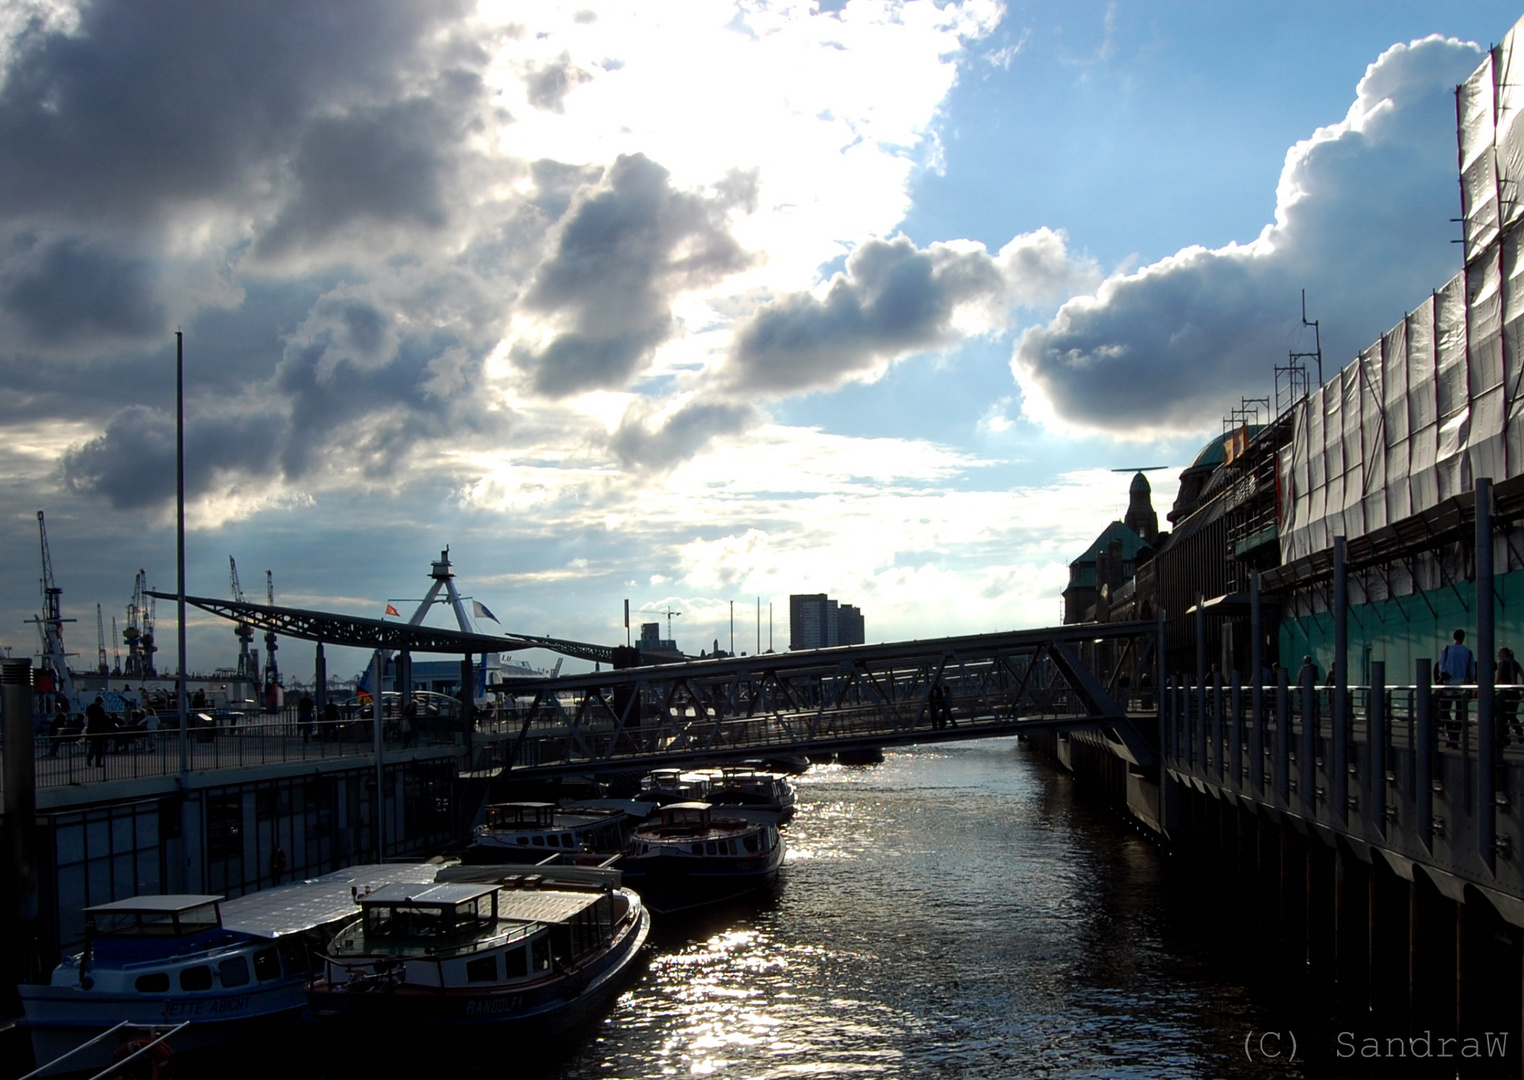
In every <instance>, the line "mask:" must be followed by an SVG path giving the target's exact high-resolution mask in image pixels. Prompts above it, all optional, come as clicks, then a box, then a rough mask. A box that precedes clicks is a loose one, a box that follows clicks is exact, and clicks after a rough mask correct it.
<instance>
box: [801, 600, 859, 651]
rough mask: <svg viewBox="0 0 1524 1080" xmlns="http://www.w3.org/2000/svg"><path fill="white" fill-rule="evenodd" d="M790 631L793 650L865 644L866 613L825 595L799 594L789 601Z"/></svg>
mask: <svg viewBox="0 0 1524 1080" xmlns="http://www.w3.org/2000/svg"><path fill="white" fill-rule="evenodd" d="M788 630H789V641H788V647H789V649H790V650H797V649H824V648H828V647H830V646H832V645H861V644H862V643H863V640H864V639H863V613H862V610H861V609H860V608H857V607H855V606H853V605H852V604H838V603H837V602H836V601H835V600H832V599H831V598H830V597H829V596H827V595H826V594H825V593H795V594H794V595H792V596H790V597H789V598H788Z"/></svg>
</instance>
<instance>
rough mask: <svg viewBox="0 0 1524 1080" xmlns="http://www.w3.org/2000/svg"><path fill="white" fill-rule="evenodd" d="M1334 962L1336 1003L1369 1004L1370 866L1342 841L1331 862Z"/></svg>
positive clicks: (1363, 1006) (1357, 1006) (1359, 1008)
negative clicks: (1332, 865) (1337, 986)
mask: <svg viewBox="0 0 1524 1080" xmlns="http://www.w3.org/2000/svg"><path fill="white" fill-rule="evenodd" d="M1334 878H1335V893H1334V906H1335V914H1334V932H1335V934H1336V935H1337V940H1336V941H1335V945H1334V948H1335V964H1336V967H1337V971H1336V974H1337V978H1338V982H1339V995H1338V996H1339V1003H1340V1004H1341V1006H1343V1007H1345V1008H1347V1009H1349V1010H1351V1011H1364V1010H1365V1009H1366V1008H1367V1007H1368V1006H1369V1004H1370V965H1371V951H1370V950H1371V942H1370V933H1371V928H1370V914H1371V866H1370V864H1369V863H1367V862H1364V861H1363V860H1362V859H1361V858H1360V857H1359V855H1357V854H1356V853H1355V852H1354V851H1353V850H1351V849H1350V848H1349V846H1348V845H1346V844H1340V845H1339V847H1338V850H1337V851H1336V853H1335V862H1334Z"/></svg>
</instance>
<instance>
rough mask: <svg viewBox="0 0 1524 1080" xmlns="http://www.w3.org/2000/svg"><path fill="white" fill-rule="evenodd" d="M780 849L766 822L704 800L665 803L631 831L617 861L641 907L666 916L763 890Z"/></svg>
mask: <svg viewBox="0 0 1524 1080" xmlns="http://www.w3.org/2000/svg"><path fill="white" fill-rule="evenodd" d="M783 849H784V844H783V837H782V836H781V835H779V833H778V827H777V825H775V824H773V823H771V822H757V821H746V820H744V819H741V818H739V817H735V816H733V815H729V814H728V811H727V809H726V808H723V807H722V808H720V809H719V810H716V809H715V808H714V807H712V806H711V805H710V804H709V803H707V802H681V803H670V804H668V805H667V806H663V807H662V808H661V810H660V811H659V817H658V819H657V820H656V821H653V822H648V823H646V824H643V825H640V826H638V827H637V828H636V829H635V831H634V832H633V833H631V834H630V845H629V848H628V850H627V851H626V853H625V857H624V861H623V862H622V863H621V864H620V865H621V868H622V869H623V871H624V880H625V882H626V883H627V884H629V885H630V886H631V887H632V888H634V889H635V890H636V891H638V892H639V893H640V896H641V899H642V900H644V901H645V904H646V906H647V907H649V908H650V909H651V910H652V911H653V912H655V913H656V914H658V915H669V914H672V913H674V912H679V911H687V910H690V909H692V908H698V907H704V906H706V905H708V904H716V903H720V902H722V901H725V900H731V899H734V898H736V897H740V896H745V895H747V894H749V893H753V892H756V891H758V890H760V889H762V888H763V887H764V886H766V885H768V884H770V883H771V882H773V881H775V880H776V879H777V877H778V868H779V867H780V866H782V865H783Z"/></svg>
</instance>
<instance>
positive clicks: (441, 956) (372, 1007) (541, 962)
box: [306, 866, 651, 1052]
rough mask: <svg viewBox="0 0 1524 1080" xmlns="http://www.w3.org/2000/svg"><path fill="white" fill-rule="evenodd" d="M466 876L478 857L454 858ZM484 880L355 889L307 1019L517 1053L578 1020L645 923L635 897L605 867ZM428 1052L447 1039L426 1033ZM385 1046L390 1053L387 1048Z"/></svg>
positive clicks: (637, 944)
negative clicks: (353, 911)
mask: <svg viewBox="0 0 1524 1080" xmlns="http://www.w3.org/2000/svg"><path fill="white" fill-rule="evenodd" d="M461 869H462V870H465V871H468V873H467V874H466V875H464V876H465V877H469V876H470V873H469V872H472V871H474V872H475V873H477V874H480V873H481V872H482V871H483V869H484V868H482V867H463V868H461ZM526 869H532V870H534V871H535V872H533V873H523V874H510V875H506V876H501V877H498V878H497V879H496V880H491V881H484V882H483V881H476V882H473V881H470V880H451V881H445V882H436V883H434V884H429V885H400V884H399V885H390V886H387V887H385V888H383V889H378V890H377V891H375V892H373V893H371V894H370V895H369V896H364V897H361V898H360V907H361V908H362V914H361V916H360V917H359V918H357V919H355V920H354V921H352V922H350V923H349V924H348V925H346V926H345V927H343V928H342V929H341V930H340V931H339V932H338V934H337V935H336V936H335V937H334V940H333V945H332V947H331V948H330V949H329V951H328V953H327V954H326V955H325V956H324V957H323V959H322V970H321V973H320V974H319V975H318V976H317V978H315V979H314V980H313V981H312V983H311V984H310V985H309V986H308V988H307V999H308V1003H309V1009H308V1012H307V1014H306V1015H307V1017H308V1019H309V1020H311V1021H313V1022H314V1023H316V1024H318V1025H319V1027H320V1028H322V1027H328V1028H332V1029H335V1030H336V1031H341V1032H343V1033H345V1034H351V1033H354V1034H356V1035H357V1036H358V1037H357V1038H354V1039H347V1038H346V1039H341V1040H340V1041H339V1042H337V1043H335V1045H341V1046H344V1047H348V1048H353V1047H357V1046H358V1047H364V1046H374V1047H377V1048H389V1047H394V1046H396V1045H397V1044H396V1040H395V1036H396V1035H397V1034H398V1033H400V1032H403V1031H407V1032H411V1033H414V1034H417V1033H430V1034H446V1033H448V1034H449V1036H450V1037H451V1040H452V1041H451V1042H450V1043H449V1044H448V1047H449V1048H450V1049H452V1050H454V1049H465V1048H468V1047H469V1046H470V1045H471V1044H470V1041H469V1040H470V1037H471V1036H472V1035H473V1034H474V1035H480V1036H482V1037H484V1038H487V1039H490V1042H489V1043H486V1044H484V1045H487V1046H490V1047H495V1048H498V1049H500V1050H508V1049H509V1048H510V1047H512V1046H513V1044H512V1043H504V1042H502V1039H503V1038H504V1037H507V1038H510V1039H512V1038H522V1039H523V1040H524V1042H523V1043H522V1044H521V1045H522V1046H524V1047H525V1048H526V1052H527V1050H528V1049H532V1047H533V1046H534V1045H543V1044H544V1040H545V1039H546V1038H548V1037H550V1036H553V1035H555V1034H557V1033H559V1032H563V1031H566V1030H567V1029H569V1028H571V1027H574V1026H575V1025H577V1024H579V1023H580V1022H582V1021H583V1020H586V1019H589V1018H590V1017H592V1016H594V1015H596V1013H597V1012H598V1011H599V1010H601V1009H602V1008H603V1006H604V1005H605V1004H606V1003H607V1002H608V1000H609V999H610V998H611V997H612V995H613V993H614V992H615V991H616V990H617V989H618V987H619V985H620V982H621V976H622V975H624V974H625V973H626V972H628V971H629V970H630V969H631V965H632V964H633V963H634V961H635V959H636V957H637V955H638V954H639V952H640V948H641V945H642V944H644V942H645V940H646V935H647V934H648V933H649V931H650V925H651V916H650V913H649V911H648V910H647V908H646V907H645V905H644V904H643V903H642V902H641V898H640V897H639V896H638V895H636V894H635V892H633V891H632V890H630V889H627V888H623V887H622V886H620V885H619V884H618V881H619V873H618V871H616V870H611V869H608V868H606V867H603V868H597V867H579V868H576V869H577V872H576V873H575V874H559V873H558V871H557V869H556V868H554V867H550V866H547V867H544V868H541V867H532V868H526ZM419 1045H427V1046H429V1047H430V1049H431V1052H432V1051H434V1050H437V1049H440V1048H442V1047H444V1046H445V1045H446V1044H441V1043H434V1042H432V1041H431V1042H428V1043H427V1044H423V1043H420V1044H419ZM387 1052H390V1051H387Z"/></svg>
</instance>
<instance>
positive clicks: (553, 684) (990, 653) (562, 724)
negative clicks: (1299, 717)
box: [473, 622, 1158, 777]
mask: <svg viewBox="0 0 1524 1080" xmlns="http://www.w3.org/2000/svg"><path fill="white" fill-rule="evenodd" d="M1157 630H1158V627H1157V626H1156V625H1155V624H1154V623H1146V622H1135V623H1112V624H1090V625H1086V626H1068V627H1054V628H1048V629H1042V630H1022V631H1010V632H1005V633H995V634H977V635H972V636H966V637H954V638H938V639H930V640H926V641H908V642H895V643H890V644H882V645H851V646H841V647H837V648H828V649H814V650H808V651H801V652H788V653H765V654H762V655H759V656H749V657H748V656H739V657H717V658H713V659H705V660H696V661H688V662H685V663H677V664H662V665H655V666H649V667H640V668H632V669H628V670H624V671H612V672H607V671H605V672H594V673H590V674H585V675H573V676H562V677H560V678H556V679H546V680H543V681H539V682H525V683H520V684H516V685H515V689H516V691H517V694H516V698H515V703H514V707H513V714H514V717H515V721H516V730H513V731H510V732H508V733H506V734H505V735H504V736H503V737H502V738H501V739H498V740H495V741H494V742H493V743H491V744H489V745H487V746H483V747H481V748H480V749H479V751H478V752H477V755H476V760H475V761H474V762H473V768H474V769H476V770H481V769H494V770H497V769H501V770H503V771H504V772H507V773H509V774H512V775H514V776H524V777H531V776H554V775H558V774H566V773H583V774H588V773H591V774H598V773H607V772H617V771H625V770H630V769H648V768H652V767H658V766H665V765H680V764H683V763H685V762H698V761H705V762H714V761H723V760H727V759H739V758H755V757H764V756H767V755H777V754H809V755H827V754H830V753H833V752H841V751H851V750H860V749H867V748H872V747H885V746H895V745H904V744H908V743H926V742H936V741H943V740H952V739H969V738H980V737H987V736H991V735H1013V734H1036V733H1042V732H1052V731H1056V730H1068V729H1072V728H1076V727H1093V728H1097V729H1099V730H1101V731H1102V732H1104V733H1105V735H1106V738H1107V739H1108V740H1109V741H1110V742H1112V743H1113V744H1114V745H1115V746H1116V747H1117V750H1118V752H1119V753H1120V754H1121V755H1122V756H1124V757H1126V758H1129V759H1130V760H1132V761H1134V762H1135V763H1137V764H1139V765H1151V764H1153V763H1154V762H1155V761H1156V757H1155V753H1156V752H1155V748H1154V740H1152V739H1145V738H1143V737H1142V736H1141V735H1140V734H1139V732H1138V731H1136V730H1135V729H1134V728H1133V725H1132V719H1133V717H1134V715H1135V711H1136V713H1137V714H1138V715H1140V716H1142V715H1146V717H1147V719H1148V720H1149V721H1150V723H1152V721H1153V720H1154V719H1155V718H1156V716H1157V703H1156V702H1155V701H1154V700H1153V692H1152V687H1153V681H1154V680H1153V676H1152V671H1153V669H1154V667H1155V642H1156V639H1157ZM1139 672H1149V673H1150V674H1149V675H1146V676H1140V675H1138V674H1137V673H1139Z"/></svg>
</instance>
